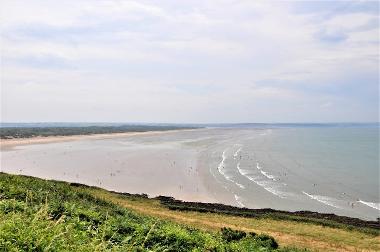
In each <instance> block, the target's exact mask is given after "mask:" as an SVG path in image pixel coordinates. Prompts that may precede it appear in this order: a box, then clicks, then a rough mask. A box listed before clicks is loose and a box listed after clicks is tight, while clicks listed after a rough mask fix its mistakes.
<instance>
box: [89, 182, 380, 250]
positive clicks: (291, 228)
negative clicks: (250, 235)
mask: <svg viewBox="0 0 380 252" xmlns="http://www.w3.org/2000/svg"><path fill="white" fill-rule="evenodd" d="M88 190H89V191H90V192H91V193H92V194H93V195H96V196H97V197H98V198H101V199H106V200H108V201H112V202H114V203H116V204H118V205H121V206H124V207H126V208H129V209H133V210H135V211H136V212H140V213H143V214H145V215H148V216H156V217H159V218H162V219H167V220H171V221H174V222H177V223H181V224H186V225H189V226H193V227H196V228H199V229H202V230H206V231H218V230H219V229H220V228H221V227H231V228H233V229H239V230H244V231H247V232H256V233H267V234H269V235H271V236H273V237H274V238H275V239H276V240H277V241H278V242H279V243H280V244H282V245H284V246H291V247H298V248H308V249H309V250H316V251H380V237H379V236H378V235H376V234H370V233H368V232H362V231H360V229H358V230H349V229H347V228H332V227H326V226H323V225H317V224H313V223H302V222H299V221H291V220H276V219H271V218H245V217H238V216H230V215H223V214H215V213H199V212H192V211H191V212H189V211H173V210H169V209H167V208H166V207H164V206H163V205H161V203H160V201H159V200H155V199H144V198H141V197H134V196H124V195H119V194H115V193H111V192H108V191H105V190H101V189H100V190H99V189H94V188H88ZM373 233H378V232H376V231H375V232H373Z"/></svg>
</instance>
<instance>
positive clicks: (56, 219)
mask: <svg viewBox="0 0 380 252" xmlns="http://www.w3.org/2000/svg"><path fill="white" fill-rule="evenodd" d="M223 209H224V210H223ZM222 210H223V211H222ZM227 210H228V211H227ZM248 212H250V210H247V209H245V210H244V209H237V208H230V207H226V206H224V207H223V206H222V205H214V204H198V203H183V202H180V201H176V200H174V199H171V198H166V197H159V198H155V199H149V198H147V197H146V196H144V195H130V194H120V193H115V192H109V191H106V190H103V189H99V188H94V187H88V186H83V185H78V184H70V183H66V182H57V181H46V180H42V179H38V178H32V177H25V176H17V175H8V174H4V173H0V250H2V251H4V250H5V251H36V250H37V251H62V250H66V251H68V250H70V251H104V250H112V251H300V250H304V249H305V248H306V249H308V250H321V251H327V250H328V251H333V250H336V251H358V250H359V251H371V250H372V251H378V250H379V249H380V239H379V229H378V224H377V223H376V222H365V221H360V220H356V222H355V221H354V222H345V221H340V220H339V218H338V219H336V218H330V219H328V218H327V219H326V218H325V217H326V216H314V215H313V216H310V215H309V216H308V215H302V214H298V215H292V214H288V213H286V212H276V211H275V212H271V213H269V214H268V212H265V213H262V214H261V215H260V214H257V213H256V214H252V212H251V215H249V214H247V213H248ZM343 219H344V218H343ZM348 219H350V218H348ZM238 230H240V231H238ZM272 237H274V238H272ZM278 245H279V246H278Z"/></svg>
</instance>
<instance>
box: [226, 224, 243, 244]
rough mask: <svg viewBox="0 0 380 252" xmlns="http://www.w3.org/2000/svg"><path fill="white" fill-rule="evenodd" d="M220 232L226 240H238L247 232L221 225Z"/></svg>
mask: <svg viewBox="0 0 380 252" xmlns="http://www.w3.org/2000/svg"><path fill="white" fill-rule="evenodd" d="M221 232H222V237H223V239H224V240H226V241H227V242H231V241H239V240H241V239H243V238H244V237H246V236H247V234H246V233H245V232H244V231H240V230H233V229H231V228H226V227H223V228H222V229H221Z"/></svg>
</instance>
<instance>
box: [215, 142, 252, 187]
mask: <svg viewBox="0 0 380 252" xmlns="http://www.w3.org/2000/svg"><path fill="white" fill-rule="evenodd" d="M226 151H227V149H225V150H224V151H223V153H222V160H221V161H220V163H219V165H218V171H219V173H220V174H221V175H223V177H224V178H225V179H226V180H228V181H230V182H232V183H234V184H235V185H237V186H238V187H240V188H241V189H245V186H244V185H242V184H240V183H238V182H236V181H235V180H233V179H231V177H230V176H228V175H227V174H226V173H225V172H224V170H223V169H224V167H225V161H226V159H227V156H226Z"/></svg>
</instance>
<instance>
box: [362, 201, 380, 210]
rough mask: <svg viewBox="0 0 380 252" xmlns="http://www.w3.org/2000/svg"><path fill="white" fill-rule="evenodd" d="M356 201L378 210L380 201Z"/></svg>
mask: <svg viewBox="0 0 380 252" xmlns="http://www.w3.org/2000/svg"><path fill="white" fill-rule="evenodd" d="M358 202H360V203H362V204H364V205H366V206H369V207H371V208H374V209H376V210H379V211H380V203H375V202H366V201H363V200H358Z"/></svg>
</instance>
